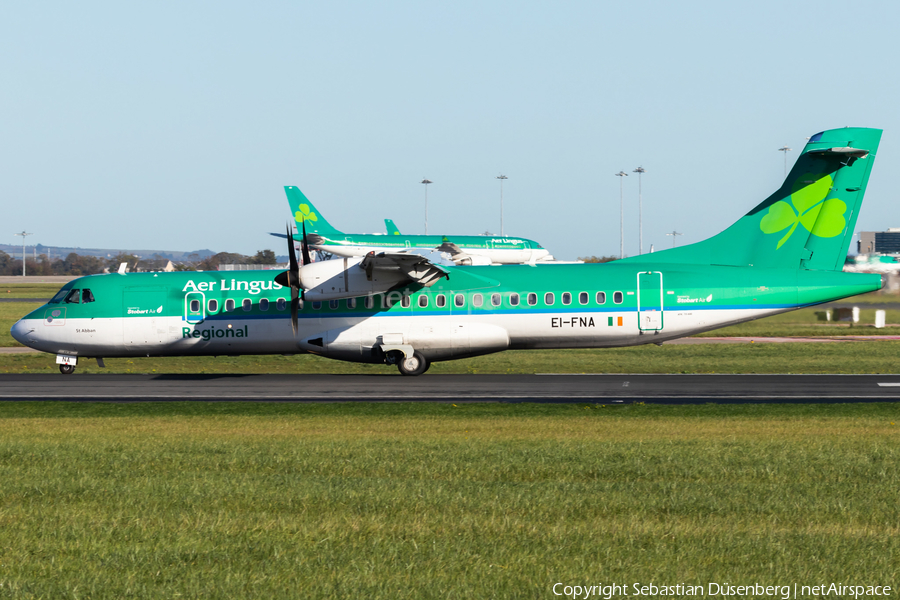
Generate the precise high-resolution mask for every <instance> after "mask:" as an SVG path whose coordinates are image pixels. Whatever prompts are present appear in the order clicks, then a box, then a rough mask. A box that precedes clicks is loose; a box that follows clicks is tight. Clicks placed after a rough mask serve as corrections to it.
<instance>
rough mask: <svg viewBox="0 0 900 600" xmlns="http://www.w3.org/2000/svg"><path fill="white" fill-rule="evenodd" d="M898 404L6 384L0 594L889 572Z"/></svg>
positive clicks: (517, 594)
mask: <svg viewBox="0 0 900 600" xmlns="http://www.w3.org/2000/svg"><path fill="white" fill-rule="evenodd" d="M898 422H900V408H898V406H897V405H894V404H866V405H834V406H823V405H813V406H806V405H784V406H777V405H775V406H754V405H747V406H713V405H706V406H696V407H653V406H641V405H634V406H625V407H616V408H615V409H613V408H610V407H600V406H596V405H592V406H586V405H568V406H558V405H549V406H545V405H499V404H495V405H465V406H458V407H456V406H452V405H419V404H391V405H367V404H353V405H345V404H331V405H294V404H264V405H260V404H236V403H227V404H180V403H171V404H166V403H161V404H139V405H127V404H119V405H115V404H107V405H95V404H66V403H30V404H3V405H0V481H2V482H3V484H2V486H0V597H3V598H54V599H56V598H97V599H99V598H116V599H118V598H126V597H135V598H244V597H253V598H372V599H381V598H384V599H406V598H410V599H423V598H460V599H462V598H466V599H468V598H554V597H558V596H554V595H553V593H552V591H551V587H552V586H553V584H555V583H557V582H562V583H565V584H600V583H607V584H608V583H612V582H620V583H629V584H630V583H631V582H643V583H645V584H649V583H651V582H654V583H655V584H656V585H674V584H677V583H689V584H704V585H705V584H707V583H709V582H719V583H724V582H731V583H733V584H746V583H753V582H758V583H761V584H765V585H791V584H793V583H798V584H801V585H803V584H807V585H816V584H819V583H821V582H825V583H827V582H832V581H834V582H844V583H847V584H849V583H861V584H871V585H875V584H878V585H892V586H894V589H896V586H897V584H900V582H898V581H897V573H898V571H900V552H898V551H900V530H898V529H900V526H898V523H900V506H898V503H897V489H898V487H900V470H898V468H897V467H898V459H900V445H898V425H896V423H898ZM894 596H896V594H894Z"/></svg>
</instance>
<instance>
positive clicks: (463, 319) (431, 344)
mask: <svg viewBox="0 0 900 600" xmlns="http://www.w3.org/2000/svg"><path fill="white" fill-rule="evenodd" d="M881 133H882V132H881V130H879V129H868V128H845V129H834V130H828V131H824V132H822V133H818V134H816V135H814V136H812V137H811V138H810V139H809V142H808V143H807V145H806V147H805V148H804V150H803V153H802V154H801V155H800V156H799V157H798V159H797V162H796V163H795V165H794V167H793V168H792V169H791V171H790V173H789V174H788V175H787V177H786V179H785V181H784V183H783V184H782V185H781V187H780V188H779V189H778V190H776V191H775V192H774V193H773V194H771V195H770V196H769V197H768V198H766V199H765V200H763V201H762V202H761V203H759V204H758V205H757V206H755V207H754V208H753V209H752V210H750V211H749V212H748V213H747V214H745V215H744V216H743V217H741V218H740V219H738V221H736V222H735V223H734V224H733V225H731V226H730V227H728V228H727V229H726V230H724V231H723V232H721V233H719V234H717V235H714V236H712V237H710V238H708V239H706V240H704V241H701V242H697V243H694V244H690V245H686V246H682V247H678V248H672V249H667V250H663V251H659V252H655V253H653V254H644V255H640V256H634V257H629V258H625V259H621V260H617V261H614V262H609V263H596V264H571V265H555V266H551V265H540V264H537V265H504V266H495V267H490V268H487V267H471V266H469V267H466V266H443V265H440V264H435V263H433V262H431V261H429V260H427V259H426V258H424V257H421V256H416V255H410V254H403V253H398V252H394V253H388V252H378V253H376V252H374V251H373V252H371V253H370V254H367V255H366V256H364V257H346V258H342V259H335V260H328V261H319V262H310V257H309V247H308V245H307V244H301V261H299V262H298V260H297V257H296V256H295V253H294V245H293V242H292V241H289V243H288V247H289V253H290V254H289V258H290V267H289V268H288V269H287V270H285V271H283V272H279V273H277V275H275V276H274V277H273V273H272V272H271V271H270V272H268V274H267V273H266V272H265V271H243V272H219V271H214V272H175V273H124V274H121V273H113V274H106V275H91V276H87V277H80V278H78V279H75V280H73V281H71V282H69V283H67V284H66V285H65V286H63V288H62V289H61V290H60V291H59V292H58V293H57V294H56V295H55V296H54V297H53V298H52V299H51V300H50V302H49V303H48V304H46V305H44V306H42V307H40V308H38V309H37V310H35V311H33V312H31V313H29V314H28V315H26V316H25V317H23V318H22V319H21V320H20V321H18V322H17V323H16V324H15V325H14V326H13V327H12V331H11V333H12V336H13V338H15V339H16V340H17V341H19V342H21V343H22V344H24V345H26V346H29V347H31V348H34V349H37V350H41V351H43V352H48V353H51V354H55V355H56V362H57V363H58V364H59V366H60V371H61V372H62V373H66V374H70V373H72V372H73V371H74V370H75V366H76V365H77V364H78V362H79V361H82V360H85V359H87V358H96V359H97V360H98V363H99V364H101V365H102V359H103V358H104V357H106V358H109V357H130V356H192V355H219V356H222V355H241V354H298V353H313V354H317V355H320V356H323V357H327V358H333V359H339V360H345V361H354V362H367V363H387V364H394V365H396V366H397V368H398V369H399V371H400V373H401V374H403V375H419V374H421V373H424V372H425V371H426V370H427V369H428V367H429V366H430V365H431V363H433V362H437V361H444V360H453V359H457V358H464V357H470V356H478V355H482V354H488V353H492V352H499V351H502V350H507V349H533V348H611V347H619V346H634V345H640V344H649V343H655V344H660V343H662V342H664V341H666V340H671V339H675V338H680V337H684V336H688V335H693V334H696V333H700V332H703V331H709V330H712V329H716V328H719V327H724V326H727V325H732V324H735V323H741V322H743V321H749V320H752V319H758V318H760V317H765V316H769V315H773V314H777V313H782V312H786V311H790V310H794V309H797V308H802V307H808V306H813V305H816V304H820V303H824V302H829V301H833V300H838V299H840V298H844V297H847V296H853V295H856V294H862V293H865V292H871V291H874V290H878V289H880V288H881V287H882V285H883V284H882V276H881V275H879V274H866V273H845V272H842V271H841V268H842V266H843V264H844V258H845V257H846V255H847V250H848V248H849V245H850V240H851V238H852V234H853V231H854V226H855V224H856V221H857V217H858V215H859V209H860V206H861V204H862V200H863V196H864V193H865V190H866V185H867V183H868V179H869V174H870V172H871V169H872V164H873V162H874V159H875V155H876V153H877V150H878V145H879V142H880V140H881ZM732 196H733V193H729V194H728V196H727V198H728V199H729V200H730V198H731V197H732ZM305 223H306V221H304V222H302V223H301V230H304V229H305ZM306 237H307V233H306V232H305V231H303V238H302V239H305V238H306Z"/></svg>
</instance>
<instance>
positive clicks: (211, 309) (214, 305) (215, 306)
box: [206, 299, 219, 313]
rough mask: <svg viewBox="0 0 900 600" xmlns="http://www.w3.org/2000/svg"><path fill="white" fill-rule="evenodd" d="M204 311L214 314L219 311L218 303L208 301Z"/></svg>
mask: <svg viewBox="0 0 900 600" xmlns="http://www.w3.org/2000/svg"><path fill="white" fill-rule="evenodd" d="M206 310H207V311H208V312H211V313H214V312H216V311H217V310H219V301H218V300H212V299H211V300H210V301H209V302H207V303H206Z"/></svg>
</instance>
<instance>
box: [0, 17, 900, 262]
mask: <svg viewBox="0 0 900 600" xmlns="http://www.w3.org/2000/svg"><path fill="white" fill-rule="evenodd" d="M898 15H900V7H898V6H897V5H895V4H893V3H889V2H881V1H871V2H865V3H856V4H853V3H851V4H847V3H846V2H840V3H839V2H829V1H819V2H783V1H779V2H768V1H755V2H752V3H749V2H748V3H741V2H729V3H726V2H696V1H686V2H679V3H673V2H639V1H638V2H628V3H607V2H579V1H573V2H555V3H549V2H548V3H538V2H526V1H523V2H491V1H479V2H472V1H467V0H464V1H459V2H454V3H443V4H441V3H425V2H390V1H386V2H380V3H363V2H340V1H338V2H328V3H324V2H316V3H312V2H303V3H298V2H266V3H258V5H252V6H251V5H250V4H248V3H235V2H202V3H201V2H188V3H166V2H157V3H152V4H151V3H147V4H144V5H138V4H136V3H120V2H108V3H103V2H90V1H87V2H82V3H63V2H37V3H15V4H13V3H7V4H5V5H4V6H3V7H2V8H0V67H2V68H0V73H2V85H0V111H2V114H3V118H2V119H0V140H2V141H0V203H2V207H3V215H4V218H3V223H4V224H5V227H6V230H7V231H5V232H0V240H2V241H4V242H6V243H12V244H15V243H17V242H18V243H20V242H21V238H19V237H16V236H14V235H13V234H14V232H16V231H21V230H22V229H26V230H28V231H29V232H34V233H35V235H33V236H30V237H29V238H28V242H29V243H43V244H46V245H59V246H80V247H94V248H96V247H102V248H132V249H139V248H147V249H160V250H192V249H199V248H210V249H213V250H216V251H224V250H227V251H235V252H242V253H245V254H252V253H254V252H255V251H256V250H259V249H262V248H272V249H275V250H276V251H277V252H278V253H279V254H281V253H283V252H284V249H283V248H281V244H282V242H279V241H278V240H276V239H275V238H271V237H270V236H268V235H267V232H269V231H280V230H283V229H284V223H285V221H286V219H287V218H288V216H289V212H288V208H287V203H286V201H285V198H284V194H283V191H282V186H284V185H297V186H299V187H300V188H301V189H302V190H303V191H304V192H305V193H306V194H307V195H308V196H309V197H310V198H311V199H312V200H313V201H314V202H316V204H317V205H318V207H319V209H320V210H321V212H323V213H324V214H325V216H326V217H328V218H329V220H330V221H331V222H332V224H334V225H335V226H336V227H337V228H339V229H341V230H344V231H347V232H379V231H384V224H383V219H384V218H386V217H388V218H392V219H393V220H394V221H395V222H396V224H397V225H398V227H399V228H400V229H401V231H404V232H409V233H423V232H424V231H423V228H424V189H423V188H424V186H422V185H421V184H419V181H421V179H422V178H423V177H428V178H429V179H431V180H432V181H434V183H433V184H432V185H430V186H429V190H428V196H429V232H430V233H448V234H454V233H455V234H476V233H482V232H484V231H487V230H489V231H492V232H495V233H497V232H499V230H500V206H499V204H500V202H499V200H500V189H499V182H498V181H497V180H496V179H495V177H496V176H497V175H498V174H500V173H503V174H505V175H507V176H508V177H509V179H508V180H507V181H506V182H505V184H504V209H505V210H504V212H505V215H504V229H505V231H506V233H507V234H508V235H509V234H512V235H518V236H522V237H528V238H531V239H535V240H538V241H540V242H541V243H542V244H543V245H544V246H545V247H547V248H549V249H550V250H551V251H552V252H553V253H554V254H555V255H556V256H557V258H560V259H574V258H576V257H578V256H585V255H592V254H594V255H604V254H618V251H619V183H620V180H619V178H617V177H615V176H614V174H615V173H616V172H618V171H619V170H625V171H626V172H628V173H630V174H631V176H630V177H628V178H626V180H625V181H624V195H625V203H626V210H625V251H626V253H627V254H636V253H637V252H638V214H637V199H638V190H637V178H636V177H635V176H634V174H633V173H632V171H633V169H635V168H636V167H638V166H643V167H644V168H646V169H647V173H646V174H645V175H644V176H643V204H644V211H643V221H644V249H645V251H646V250H649V247H650V245H651V244H654V245H655V247H656V248H658V249H660V248H665V247H669V246H671V240H672V238H671V236H670V237H667V236H666V235H665V233H666V232H670V231H672V230H677V231H679V232H681V233H683V234H684V235H683V236H681V237H679V238H678V243H679V244H684V243H689V242H693V241H698V240H701V239H704V238H706V237H708V236H710V235H713V234H715V233H717V232H718V231H720V230H721V229H723V228H725V227H726V226H728V225H729V224H731V223H732V222H733V221H735V220H737V218H739V217H740V216H741V215H743V214H744V213H745V212H746V211H747V210H748V209H750V208H751V207H752V206H754V205H755V204H756V203H757V202H758V201H759V200H761V199H762V198H764V197H765V196H766V195H768V194H769V193H770V192H771V191H773V190H774V189H775V188H776V187H777V186H778V185H779V184H780V182H781V179H782V178H783V171H784V163H783V154H782V153H781V152H778V151H777V149H778V148H779V147H781V146H783V145H785V144H786V145H788V146H790V147H791V148H793V149H794V150H795V151H799V150H800V149H801V148H802V147H803V144H804V142H805V138H806V137H809V136H811V135H812V134H814V133H816V132H818V131H820V130H822V129H828V128H833V127H843V126H846V125H851V126H863V127H879V128H882V129H884V130H885V135H884V138H883V140H882V146H881V151H880V153H879V156H878V159H877V161H876V164H875V167H874V170H873V174H872V178H871V181H870V185H869V190H868V193H867V196H866V201H865V203H864V205H863V209H862V214H861V216H860V219H859V223H858V224H857V231H859V230H867V231H868V230H883V229H886V228H887V227H891V226H900V214H898V211H897V209H896V202H894V193H893V191H892V186H890V184H889V181H890V178H891V175H892V173H893V172H894V170H895V169H896V166H897V164H898V160H900V135H898V132H900V116H898V111H900V108H898V107H900V102H898V100H900V76H898V74H897V69H896V66H895V62H896V56H897V55H898V49H900V48H898V46H900V43H898V38H897V36H896V32H897V31H898V30H900V19H898ZM795 157H796V152H792V153H789V155H788V158H789V160H791V161H792V159H793V158H795Z"/></svg>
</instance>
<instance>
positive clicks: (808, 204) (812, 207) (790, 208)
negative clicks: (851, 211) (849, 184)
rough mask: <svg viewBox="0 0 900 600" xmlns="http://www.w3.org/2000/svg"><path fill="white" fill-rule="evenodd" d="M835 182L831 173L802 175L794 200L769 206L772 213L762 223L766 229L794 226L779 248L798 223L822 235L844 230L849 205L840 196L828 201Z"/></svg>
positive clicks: (831, 234) (761, 226) (776, 229)
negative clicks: (826, 198)
mask: <svg viewBox="0 0 900 600" xmlns="http://www.w3.org/2000/svg"><path fill="white" fill-rule="evenodd" d="M832 183H833V180H832V179H831V176H830V175H812V174H809V173H807V174H804V175H801V176H800V177H799V178H798V179H797V181H796V182H795V183H794V193H792V194H791V198H790V202H787V201H785V200H779V201H778V202H776V203H775V204H773V205H772V206H770V207H769V212H768V213H767V214H766V215H765V216H764V217H763V218H762V220H761V221H760V222H759V228H760V229H761V230H762V232H763V233H766V234H769V233H777V232H779V231H783V230H785V229H788V228H790V229H788V232H787V234H785V236H784V237H783V238H781V240H780V241H779V242H778V245H777V246H775V249H776V250H777V249H778V248H781V246H782V244H784V243H785V242H786V241H788V239H789V238H790V237H791V236H792V235H793V234H794V230H795V229H797V225H803V227H804V228H805V229H806V230H807V231H809V232H810V233H811V234H813V235H816V236H819V237H834V236H836V235H838V234H839V233H841V232H842V231H843V230H844V227H846V226H847V221H846V219H844V213H845V212H846V211H847V205H846V204H845V203H844V201H843V200H839V199H838V198H830V199H828V200H825V197H826V196H827V195H828V192H829V191H831V184H832Z"/></svg>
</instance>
